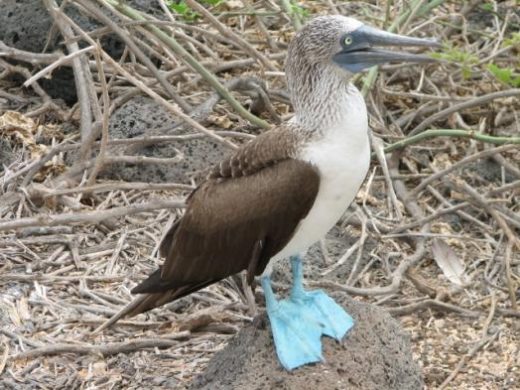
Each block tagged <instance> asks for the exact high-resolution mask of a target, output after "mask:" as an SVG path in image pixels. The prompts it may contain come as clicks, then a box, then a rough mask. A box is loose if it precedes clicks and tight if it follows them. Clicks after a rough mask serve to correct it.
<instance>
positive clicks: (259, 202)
mask: <svg viewBox="0 0 520 390" xmlns="http://www.w3.org/2000/svg"><path fill="white" fill-rule="evenodd" d="M302 140H303V138H302V137H298V138H297V137H296V135H295V131H294V129H289V128H281V129H278V130H272V131H269V132H267V133H264V134H262V135H260V136H258V137H257V138H256V139H255V140H253V141H251V142H250V143H248V144H247V145H245V146H243V147H242V148H240V149H239V150H237V151H236V152H235V153H234V154H233V155H232V156H231V157H229V158H228V159H226V160H224V161H222V162H221V163H220V164H219V165H217V166H216V167H215V168H214V169H213V172H212V173H211V174H210V176H209V177H208V179H207V180H206V181H204V182H203V183H202V184H201V185H200V186H199V187H198V188H197V189H196V190H194V191H193V192H192V193H191V195H190V196H189V197H188V200H187V208H186V212H185V214H184V216H183V217H182V218H181V219H180V220H179V221H177V222H176V223H174V224H173V226H172V227H171V228H170V230H169V231H168V233H167V234H166V236H165V237H164V239H163V241H162V243H161V246H160V254H161V256H163V257H164V258H165V262H164V265H163V266H162V267H161V269H159V270H157V271H156V272H154V273H153V274H152V275H151V276H150V277H149V278H148V279H146V280H145V281H144V282H142V283H141V284H140V285H138V286H137V287H136V288H134V289H133V290H132V292H133V293H139V294H147V295H145V296H143V297H142V298H141V299H140V302H139V304H136V305H135V306H134V307H131V308H128V309H129V310H128V312H126V313H125V314H124V315H136V314H139V313H142V312H143V311H146V310H150V309H153V308H154V307H157V306H160V305H163V304H165V303H167V302H170V301H173V300H175V299H178V298H180V297H183V296H186V295H188V294H190V293H192V292H194V291H197V290H199V289H201V288H203V287H206V286H208V285H210V284H212V283H215V282H217V281H219V280H221V279H224V278H226V277H228V276H230V275H234V274H236V273H239V272H241V271H243V270H246V271H247V279H248V281H249V283H251V282H252V280H253V278H254V277H255V276H258V275H260V274H261V273H262V272H263V271H264V269H265V267H266V266H267V263H268V262H269V260H270V259H271V257H272V256H274V255H275V254H276V253H278V252H279V251H280V250H281V249H282V248H283V247H284V246H285V245H286V244H287V243H288V242H289V240H290V239H291V237H292V235H293V233H294V231H295V230H296V228H297V226H298V224H299V222H300V221H301V220H302V219H303V218H304V217H305V216H306V215H307V213H308V212H309V210H310V209H311V207H312V205H313V203H314V199H315V197H316V194H317V192H318V188H319V175H318V172H317V171H316V169H315V167H313V166H312V165H310V164H308V163H306V162H304V161H301V160H296V159H294V158H292V154H293V152H294V150H295V148H296V147H297V146H298V144H299V142H302ZM266 183H268V184H266Z"/></svg>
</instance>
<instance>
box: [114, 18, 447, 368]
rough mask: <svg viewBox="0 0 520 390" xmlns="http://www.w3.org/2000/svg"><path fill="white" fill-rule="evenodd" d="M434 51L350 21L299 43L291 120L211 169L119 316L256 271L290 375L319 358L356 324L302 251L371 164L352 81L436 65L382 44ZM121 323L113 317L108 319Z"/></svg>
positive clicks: (310, 30)
mask: <svg viewBox="0 0 520 390" xmlns="http://www.w3.org/2000/svg"><path fill="white" fill-rule="evenodd" d="M390 45H395V46H424V47H434V46H437V43H435V42H434V41H432V40H429V39H420V38H411V37H406V36H401V35H396V34H391V33H387V32H384V31H381V30H378V29H375V28H372V27H368V26H366V25H364V24H363V23H361V22H359V21H357V20H355V19H352V18H349V17H345V16H339V15H338V16H320V17H317V18H315V19H313V20H312V21H310V22H309V23H308V24H307V25H305V26H304V27H303V28H302V29H301V30H300V31H299V32H298V33H297V34H296V35H295V37H294V39H293V40H292V41H291V43H290V45H289V49H288V53H287V61H286V76H287V83H288V88H289V92H290V96H291V100H292V104H293V106H294V117H293V118H292V119H291V120H290V121H288V122H287V123H285V124H282V125H280V126H278V127H277V128H275V129H272V130H270V131H268V132H266V133H263V134H261V135H259V136H258V137H256V138H255V139H254V140H253V141H251V142H250V143H248V144H246V145H244V146H242V147H241V148H240V149H238V150H237V151H236V152H234V154H233V155H231V156H230V157H229V158H227V159H225V160H224V161H222V162H221V163H220V164H218V165H217V166H215V167H214V169H213V170H212V172H211V174H210V175H209V177H208V178H207V179H206V180H205V181H204V182H203V183H201V184H200V185H199V186H198V187H197V189H195V190H194V191H193V192H192V193H191V195H190V196H189V197H188V199H187V208H186V212H185V214H184V216H183V217H182V218H180V219H179V220H178V221H177V222H175V223H174V224H173V226H172V227H170V229H169V231H168V232H167V234H166V235H165V236H164V239H163V241H162V243H161V245H160V254H161V255H162V256H163V257H164V258H165V262H164V264H163V266H162V267H160V269H158V270H157V271H156V272H154V273H153V274H152V275H150V276H149V278H148V279H146V280H145V281H143V282H142V283H141V284H140V285H138V286H137V287H135V288H134V289H133V290H132V293H136V294H143V295H141V296H140V297H138V299H136V300H135V301H134V302H133V303H131V304H130V305H129V306H127V307H126V308H125V309H123V311H122V312H120V313H119V314H118V316H117V318H120V317H121V316H124V315H135V314H138V313H142V312H144V311H146V310H150V309H152V308H155V307H158V306H160V305H163V304H165V303H167V302H170V301H173V300H175V299H178V298H181V297H184V296H186V295H188V294H190V293H192V292H194V291H197V290H199V289H201V288H204V287H206V286H208V285H210V284H212V283H215V282H218V281H219V280H222V279H224V278H226V277H228V276H230V275H233V274H236V273H239V272H241V271H246V272H247V281H248V282H249V283H252V281H253V279H254V277H255V276H260V278H261V284H262V287H263V290H264V293H265V298H266V310H267V314H268V317H269V320H270V323H271V329H272V333H273V338H274V344H275V349H276V353H277V355H278V358H279V360H280V362H281V364H282V365H283V366H284V367H285V368H286V369H288V370H291V369H294V368H296V367H299V366H301V365H304V364H307V363H311V362H317V361H320V360H322V351H321V349H322V348H321V337H322V335H327V336H329V337H333V338H335V339H337V340H341V339H342V338H343V337H344V336H345V334H346V333H347V331H348V330H349V329H350V328H351V327H352V326H353V323H354V321H353V319H352V318H351V317H350V316H349V315H348V314H347V313H346V312H345V311H344V310H343V309H342V308H341V307H340V306H339V305H338V304H336V303H335V302H334V300H333V299H332V298H330V297H329V296H328V295H327V294H325V292H323V291H305V289H304V287H303V281H302V265H301V260H300V254H301V253H302V252H304V251H305V250H306V249H307V248H308V247H309V246H311V245H312V244H313V243H315V242H316V241H318V240H319V239H321V238H322V237H324V236H325V234H326V233H327V232H328V230H329V229H331V228H332V227H333V226H334V224H335V223H336V222H337V221H338V219H339V218H340V217H341V215H342V214H343V213H344V212H345V210H346V209H347V208H348V206H349V205H350V203H351V202H352V201H353V200H354V197H355V195H356V193H357V192H358V190H359V188H360V186H361V184H362V182H363V180H364V178H365V176H366V174H367V171H368V168H369V163H370V144H369V136H368V118H367V109H366V105H365V102H364V100H363V97H362V95H361V93H360V92H359V91H358V90H357V89H356V87H355V86H354V85H353V84H352V83H351V78H352V75H353V74H355V73H357V72H360V71H362V70H364V69H366V68H369V67H371V66H374V65H377V64H383V63H387V62H394V61H405V62H427V61H431V58H430V57H428V56H424V55H415V54H409V53H403V52H394V51H384V50H381V49H378V48H376V47H375V46H390ZM286 258H290V259H291V262H292V273H293V287H292V289H291V292H290V294H289V297H288V298H286V299H283V300H277V299H276V297H275V295H274V293H273V290H272V288H271V282H270V274H271V269H272V265H273V263H275V262H276V261H278V260H282V259H286ZM112 322H113V321H112Z"/></svg>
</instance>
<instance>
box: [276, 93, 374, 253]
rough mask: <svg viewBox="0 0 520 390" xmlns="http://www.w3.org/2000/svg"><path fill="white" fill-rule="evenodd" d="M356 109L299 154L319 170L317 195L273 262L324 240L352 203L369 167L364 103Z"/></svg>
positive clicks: (368, 145) (368, 146)
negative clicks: (354, 112) (353, 113)
mask: <svg viewBox="0 0 520 390" xmlns="http://www.w3.org/2000/svg"><path fill="white" fill-rule="evenodd" d="M359 110H361V112H360V111H357V112H356V114H357V115H352V116H351V117H350V118H345V121H343V122H342V123H341V125H338V126H337V128H333V129H329V131H327V132H326V133H325V134H326V135H325V136H324V137H323V138H321V139H320V140H318V141H316V142H310V143H309V144H308V145H307V146H306V147H305V148H304V149H303V150H302V152H301V153H300V156H299V158H300V159H302V160H304V161H308V162H310V163H311V164H313V165H314V166H316V167H317V169H318V171H319V174H320V187H319V190H318V195H317V196H316V200H315V201H314V204H313V207H312V208H311V210H310V211H309V214H307V216H306V217H305V219H303V220H302V221H301V223H300V225H299V226H298V228H297V230H296V232H295V234H294V236H293V238H292V239H291V241H290V242H289V243H288V244H287V245H286V246H285V248H283V249H282V251H280V252H279V253H278V254H277V255H276V256H275V257H274V259H273V260H279V259H282V258H286V257H288V256H293V255H296V254H298V253H300V252H302V251H304V250H306V249H307V248H308V247H309V246H311V245H312V244H314V243H315V242H317V241H318V240H320V239H321V238H323V237H324V236H325V234H326V233H327V232H328V231H329V230H330V229H331V228H332V227H333V226H334V225H335V224H336V222H337V221H338V220H339V218H341V216H342V215H343V213H344V212H345V210H346V209H347V208H348V206H349V205H350V203H352V201H353V200H354V198H355V196H356V194H357V192H358V191H359V188H360V186H361V184H362V183H363V180H364V179H365V176H366V174H367V172H368V168H369V164H370V144H369V138H368V123H367V119H366V109H365V105H364V103H363V104H362V106H361V105H360V108H359Z"/></svg>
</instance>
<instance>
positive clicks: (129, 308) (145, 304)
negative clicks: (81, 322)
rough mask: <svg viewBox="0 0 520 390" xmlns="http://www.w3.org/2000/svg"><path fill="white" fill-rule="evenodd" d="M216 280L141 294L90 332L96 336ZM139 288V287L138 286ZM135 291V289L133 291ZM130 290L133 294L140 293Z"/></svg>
mask: <svg viewBox="0 0 520 390" xmlns="http://www.w3.org/2000/svg"><path fill="white" fill-rule="evenodd" d="M217 281H218V280H208V281H205V282H201V283H196V284H190V285H186V286H182V287H178V288H174V289H172V290H166V291H161V292H154V293H148V294H146V293H145V294H141V295H139V296H137V297H136V298H135V299H134V300H132V301H131V302H130V303H128V304H127V305H126V306H125V307H123V308H122V309H121V310H120V311H119V312H117V313H116V314H114V315H113V316H112V317H111V318H109V319H108V320H107V321H106V322H104V323H103V324H101V325H100V326H99V327H98V328H96V329H95V330H94V332H92V334H97V333H99V332H101V331H102V330H104V329H106V328H108V327H110V326H112V325H113V324H115V323H116V322H117V321H119V320H120V319H121V318H123V317H133V316H136V315H138V314H141V313H144V312H146V311H148V310H152V309H154V308H156V307H159V306H162V305H165V304H167V303H169V302H172V301H175V300H177V299H179V298H182V297H185V296H186V295H189V294H191V293H192V292H195V291H197V290H200V289H202V288H204V287H206V286H208V285H210V284H213V283H215V282H217ZM138 287H140V286H138ZM134 290H135V289H134ZM134 290H132V292H133V293H136V292H140V291H139V290H138V291H134Z"/></svg>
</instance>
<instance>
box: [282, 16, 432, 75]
mask: <svg viewBox="0 0 520 390" xmlns="http://www.w3.org/2000/svg"><path fill="white" fill-rule="evenodd" d="M380 46H423V47H438V46H440V45H439V43H437V42H436V41H435V40H431V39H421V38H413V37H407V36H403V35H397V34H392V33H388V32H385V31H382V30H379V29H376V28H373V27H369V26H366V25H364V24H363V23H362V22H360V21H358V20H356V19H353V18H349V17H346V16H341V15H335V16H319V17H317V18H315V19H313V20H311V21H310V22H309V23H307V24H306V25H305V26H304V27H303V28H302V29H301V30H300V31H299V32H298V34H296V36H295V37H294V39H293V40H292V42H291V44H290V46H289V51H288V54H287V65H288V66H291V67H293V69H294V67H296V68H298V67H299V66H298V65H303V64H299V63H298V62H305V63H307V64H316V65H317V64H325V65H328V64H334V65H337V66H339V67H340V68H342V69H343V70H344V71H347V72H349V73H358V72H360V71H362V70H364V69H366V68H369V67H371V66H374V65H380V64H384V63H389V62H428V61H434V59H432V58H431V57H428V56H425V55H418V54H411V53H406V52H399V51H388V50H381V49H379V48H378V47H380Z"/></svg>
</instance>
